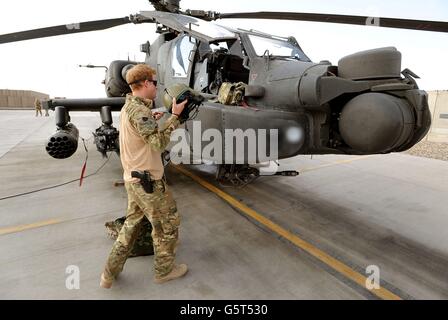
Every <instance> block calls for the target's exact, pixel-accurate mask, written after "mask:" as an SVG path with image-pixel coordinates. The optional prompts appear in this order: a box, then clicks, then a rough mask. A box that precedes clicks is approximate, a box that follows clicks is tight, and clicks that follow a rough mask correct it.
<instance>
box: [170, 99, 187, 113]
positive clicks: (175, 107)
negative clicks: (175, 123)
mask: <svg viewBox="0 0 448 320" xmlns="http://www.w3.org/2000/svg"><path fill="white" fill-rule="evenodd" d="M187 102H188V100H184V101H182V102H181V103H179V104H177V103H176V99H175V98H173V108H172V113H173V114H175V115H177V116H180V114H181V113H182V111H184V108H185V105H186V104H187Z"/></svg>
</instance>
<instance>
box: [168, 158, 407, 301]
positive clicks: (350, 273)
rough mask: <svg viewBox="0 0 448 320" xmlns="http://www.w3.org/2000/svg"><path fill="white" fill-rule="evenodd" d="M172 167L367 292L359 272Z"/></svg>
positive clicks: (387, 295)
mask: <svg viewBox="0 0 448 320" xmlns="http://www.w3.org/2000/svg"><path fill="white" fill-rule="evenodd" d="M352 161H353V159H352ZM173 167H174V168H175V169H176V170H178V171H179V172H181V173H182V174H184V175H186V176H188V177H190V178H191V179H193V180H194V181H196V182H197V183H199V184H200V185H202V186H203V187H204V188H206V189H208V190H209V191H211V192H213V193H214V194H216V195H217V196H219V197H220V198H222V199H224V200H225V201H227V202H228V203H229V204H230V205H232V206H233V207H235V208H237V209H239V210H240V211H242V212H244V213H245V214H246V215H247V216H249V217H251V218H253V219H254V220H256V221H258V222H259V223H261V224H262V225H263V226H265V227H266V228H268V229H270V230H271V231H273V232H275V233H276V234H278V235H280V236H281V237H283V238H284V239H286V240H288V241H290V242H291V243H293V244H294V245H296V246H297V247H299V248H300V249H302V250H304V251H306V252H308V253H309V254H311V255H312V256H313V257H315V258H317V259H319V260H320V261H321V262H323V263H325V264H326V265H327V266H329V267H331V268H332V269H334V270H336V271H337V272H339V273H340V274H342V275H344V276H345V277H346V278H348V279H350V280H352V281H354V282H356V283H357V284H358V285H360V286H361V287H363V288H364V289H366V290H368V289H367V288H366V281H367V278H366V277H365V276H364V275H362V274H360V273H359V272H357V271H355V270H353V269H352V268H350V267H349V266H347V265H345V264H344V263H342V262H340V261H339V260H337V259H335V258H333V257H332V256H330V255H328V254H326V253H325V252H323V251H322V250H320V249H318V248H316V247H315V246H313V245H312V244H310V243H309V242H307V241H305V240H303V239H301V238H299V237H298V236H296V235H295V234H292V233H291V232H289V231H288V230H286V229H284V228H282V227H281V226H279V225H278V224H276V223H275V222H273V221H271V220H269V219H268V218H266V217H264V216H262V215H261V214H259V213H258V212H256V211H255V210H253V209H251V208H249V207H248V206H246V205H244V204H243V203H241V202H239V201H238V200H237V199H235V198H234V197H232V196H231V195H229V194H228V193H226V192H224V191H222V190H221V189H219V188H217V187H215V186H214V185H212V184H211V183H209V182H207V181H205V180H203V179H202V178H200V177H199V176H197V175H195V174H194V173H192V172H190V171H189V170H186V169H185V168H184V167H182V166H176V165H173ZM369 291H370V292H371V293H373V294H374V295H376V296H377V297H379V298H381V299H385V300H402V299H401V298H400V297H399V296H397V295H396V294H394V293H392V292H391V291H389V290H387V289H385V288H382V287H380V288H379V289H371V290H369Z"/></svg>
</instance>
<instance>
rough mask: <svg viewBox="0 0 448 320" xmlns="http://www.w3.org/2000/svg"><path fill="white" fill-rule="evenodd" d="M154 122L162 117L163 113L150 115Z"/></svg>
mask: <svg viewBox="0 0 448 320" xmlns="http://www.w3.org/2000/svg"><path fill="white" fill-rule="evenodd" d="M152 115H153V116H154V118H155V119H156V120H159V119H160V118H162V116H163V112H153V114H152Z"/></svg>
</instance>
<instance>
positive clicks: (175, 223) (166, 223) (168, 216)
mask: <svg viewBox="0 0 448 320" xmlns="http://www.w3.org/2000/svg"><path fill="white" fill-rule="evenodd" d="M161 222H162V229H163V233H164V234H165V235H171V234H173V233H174V232H175V231H176V230H177V229H178V228H179V225H180V217H179V214H178V213H177V210H176V211H175V212H169V213H168V212H167V213H165V214H162V217H161Z"/></svg>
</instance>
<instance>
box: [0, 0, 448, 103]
mask: <svg viewBox="0 0 448 320" xmlns="http://www.w3.org/2000/svg"><path fill="white" fill-rule="evenodd" d="M5 3H6V4H5ZM181 7H182V8H183V9H187V8H190V9H204V10H215V11H218V12H247V11H293V12H300V11H302V12H320V13H339V14H356V15H367V16H384V17H399V18H411V19H425V20H441V21H448V2H446V1H442V0H425V1H421V0H394V1H390V0H375V1H370V0H367V1H359V0H357V1H354V0H340V1H337V0H332V1H331V0H313V1H309V0H307V1H297V0H295V1H292V0H291V1H287V0H282V1H272V0H257V1H241V0H227V1H222V0H221V1H212V0H208V1H206V0H182V1H181ZM142 10H153V7H152V6H151V5H150V4H149V2H148V1H147V0H128V1H125V0H90V1H86V0H76V1H61V0H59V1H56V0H38V1H31V0H14V1H4V2H3V3H2V7H1V11H0V34H4V33H10V32H16V31H23V30H27V29H33V28H40V27H47V26H52V25H59V24H68V23H75V22H80V21H89V20H97V19H106V18H118V17H124V16H127V15H129V14H134V13H137V12H139V11H142ZM218 23H219V24H223V25H228V26H231V27H234V28H237V27H239V28H244V29H251V28H252V29H256V30H260V31H263V32H269V33H272V34H276V35H280V36H289V35H293V36H295V37H296V39H297V40H298V41H299V43H300V45H301V46H302V48H303V49H304V51H305V52H306V53H307V55H308V56H309V57H310V58H311V59H312V60H313V61H317V62H318V61H320V60H330V61H331V62H332V63H333V64H337V62H338V60H339V59H340V58H342V57H343V56H345V55H348V54H351V53H354V52H357V51H361V50H366V49H373V48H378V47H385V46H395V47H397V48H398V49H399V50H400V51H401V52H402V54H403V65H402V69H404V68H410V69H411V70H413V71H414V72H415V73H417V74H418V75H420V77H421V78H422V79H421V80H419V81H418V83H419V85H420V87H421V88H422V89H425V90H434V89H439V90H447V89H448V80H447V79H448V61H447V58H448V34H443V33H435V32H423V31H407V30H398V29H388V28H373V27H363V26H348V25H335V24H324V23H312V22H293V21H272V20H243V19H230V20H221V21H218ZM154 31H155V27H154V25H152V24H143V25H126V26H121V27H115V28H112V29H108V30H105V31H96V32H90V33H81V34H77V35H76V34H75V35H68V36H58V37H51V38H45V39H36V40H29V41H24V42H16V43H11V44H3V45H0V74H1V76H0V89H25V90H35V91H40V92H45V93H49V94H50V95H51V96H64V97H68V98H70V97H71V98H82V97H103V96H105V93H104V86H103V85H102V84H101V83H100V82H101V80H103V78H104V69H85V68H79V67H78V65H79V64H88V63H92V64H98V65H109V63H110V61H112V60H117V59H127V57H128V55H129V57H130V58H131V59H136V60H138V61H143V60H144V55H143V54H142V53H140V52H139V46H140V44H141V43H144V42H146V41H147V40H149V41H150V42H152V41H153V40H154V39H155V37H156V34H155V32H154Z"/></svg>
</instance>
